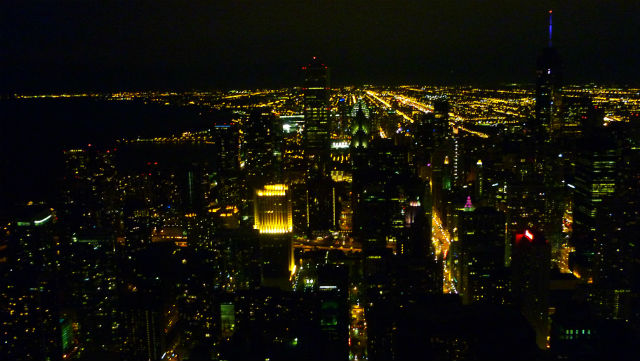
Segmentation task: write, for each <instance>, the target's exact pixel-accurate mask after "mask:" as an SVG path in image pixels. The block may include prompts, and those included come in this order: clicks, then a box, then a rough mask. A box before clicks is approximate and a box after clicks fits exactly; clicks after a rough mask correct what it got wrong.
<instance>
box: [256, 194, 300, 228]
mask: <svg viewBox="0 0 640 361" xmlns="http://www.w3.org/2000/svg"><path fill="white" fill-rule="evenodd" d="M254 220H255V223H254V226H253V227H254V228H255V229H257V230H258V231H259V232H260V233H261V234H263V233H264V234H284V233H291V232H292V231H293V215H292V209H291V193H290V191H289V186H287V185H285V184H267V185H265V186H264V188H263V189H258V190H256V192H255V196H254Z"/></svg>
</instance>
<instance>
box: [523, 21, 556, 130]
mask: <svg viewBox="0 0 640 361" xmlns="http://www.w3.org/2000/svg"><path fill="white" fill-rule="evenodd" d="M552 35H553V33H552V12H551V11H549V41H548V44H547V47H545V48H544V49H542V54H540V56H539V57H538V60H537V62H536V106H535V121H534V123H533V124H532V126H530V130H531V131H532V132H533V133H534V134H535V135H536V138H538V139H539V140H545V139H547V138H546V137H545V135H546V134H555V133H557V132H558V131H559V130H561V125H562V124H561V123H560V119H559V117H558V116H557V110H558V107H559V105H560V104H559V102H560V99H561V95H560V94H561V88H560V86H561V85H560V81H561V79H562V74H561V68H560V67H561V62H560V56H559V55H558V51H557V49H556V48H555V47H553V41H552Z"/></svg>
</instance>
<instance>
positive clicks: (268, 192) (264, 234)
mask: <svg viewBox="0 0 640 361" xmlns="http://www.w3.org/2000/svg"><path fill="white" fill-rule="evenodd" d="M254 220H255V223H254V226H253V227H254V228H255V229H257V230H258V232H259V233H260V254H261V258H262V282H261V284H262V286H265V287H279V288H281V289H283V290H289V289H290V284H289V280H290V278H291V275H292V273H293V272H294V269H295V268H294V265H295V263H294V257H293V244H292V238H291V235H292V231H293V217H292V210H291V193H290V191H289V186H287V185H285V184H268V185H265V186H264V188H263V189H257V190H256V192H255V196H254Z"/></svg>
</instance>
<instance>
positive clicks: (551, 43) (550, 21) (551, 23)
mask: <svg viewBox="0 0 640 361" xmlns="http://www.w3.org/2000/svg"><path fill="white" fill-rule="evenodd" d="M552 18H553V10H549V47H552V46H553V41H552V39H553V21H552Z"/></svg>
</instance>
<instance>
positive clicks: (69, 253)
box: [64, 231, 122, 353]
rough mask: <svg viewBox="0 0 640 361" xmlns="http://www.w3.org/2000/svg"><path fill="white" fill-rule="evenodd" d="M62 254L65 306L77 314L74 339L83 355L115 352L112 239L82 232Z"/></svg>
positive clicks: (115, 273) (115, 289)
mask: <svg viewBox="0 0 640 361" xmlns="http://www.w3.org/2000/svg"><path fill="white" fill-rule="evenodd" d="M65 253H66V254H65V262H64V266H65V267H64V268H65V270H64V275H65V283H66V284H67V285H68V288H69V290H68V294H67V295H66V298H67V305H68V306H70V307H71V308H72V309H73V310H75V311H76V312H77V314H76V316H75V317H74V318H75V321H76V323H77V325H78V327H77V328H78V332H77V333H76V335H75V338H76V339H77V340H78V341H79V342H80V345H81V346H82V348H83V349H84V350H85V351H86V352H87V353H91V352H97V353H100V352H118V351H119V350H121V348H122V344H121V341H122V340H121V339H120V337H119V336H120V335H119V334H118V332H119V331H120V329H119V324H120V321H121V319H120V315H119V309H118V301H119V298H118V270H117V260H116V239H115V237H114V236H113V235H112V234H109V233H99V232H89V231H83V232H81V233H78V234H74V235H73V236H72V238H71V243H70V244H69V245H68V247H67V249H66V251H65Z"/></svg>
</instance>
